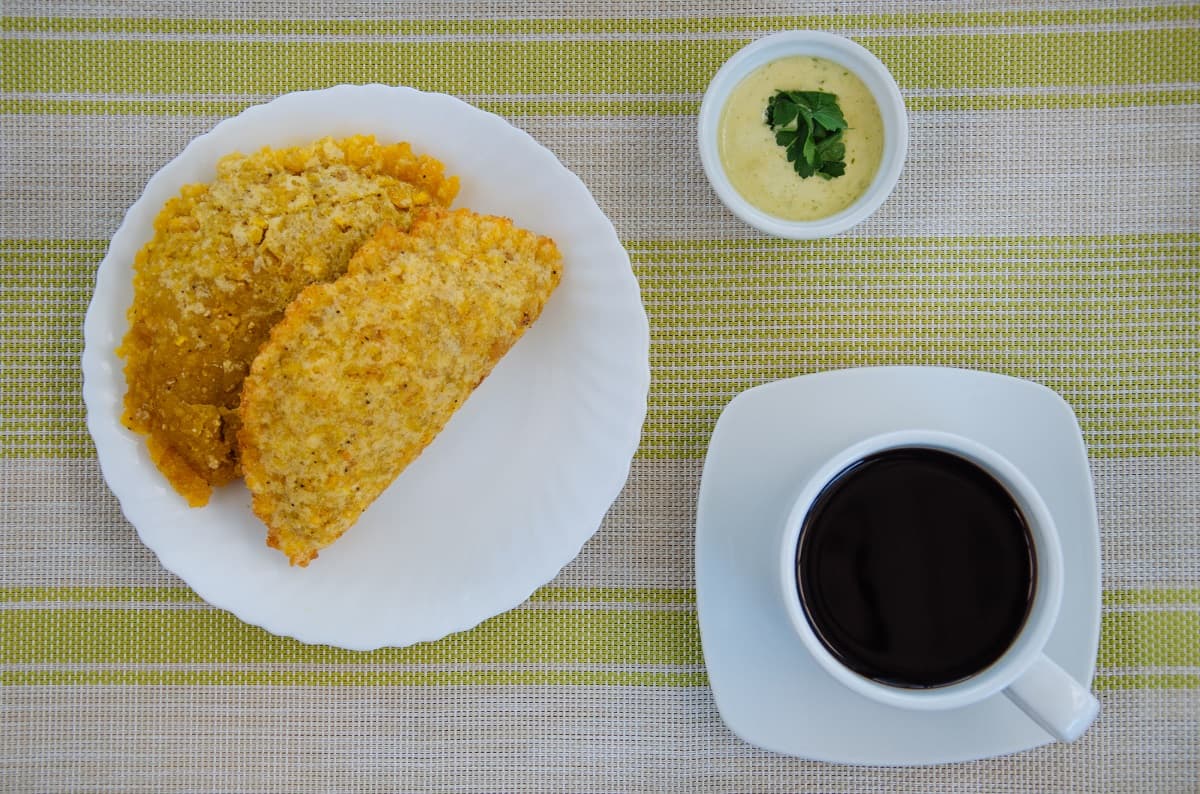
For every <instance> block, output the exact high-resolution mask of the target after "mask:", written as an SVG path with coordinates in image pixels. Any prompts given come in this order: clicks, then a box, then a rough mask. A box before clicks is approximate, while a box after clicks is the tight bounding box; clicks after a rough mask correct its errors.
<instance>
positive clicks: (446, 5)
mask: <svg viewBox="0 0 1200 794" xmlns="http://www.w3.org/2000/svg"><path fill="white" fill-rule="evenodd" d="M1145 5H1146V3H1145V2H1138V0H1107V1H1106V2H1104V3H1097V2H1096V1H1095V0H1092V2H1086V0H1061V1H1060V2H1056V3H1054V5H1053V10H1054V11H1065V10H1074V9H1095V8H1097V7H1099V8H1104V9H1112V8H1138V7H1145ZM202 8H203V10H202V11H197V12H194V15H195V16H202V17H204V18H205V19H280V20H293V19H300V20H303V19H434V20H439V19H502V18H506V17H530V18H568V19H588V18H596V19H601V18H612V19H622V18H635V19H636V18H652V19H662V18H671V17H677V16H682V15H684V14H686V15H687V16H694V17H727V16H731V15H735V14H736V15H737V16H794V15H796V14H798V13H803V14H804V15H806V16H823V15H846V14H878V13H880V5H879V3H878V2H875V1H873V0H848V1H847V2H838V1H837V0H817V1H816V2H807V3H804V4H803V8H800V7H798V6H797V4H796V3H795V1H794V0H754V1H753V2H740V3H737V4H736V5H735V6H731V4H730V3H729V2H728V0H695V1H694V2H693V0H688V1H687V2H686V3H681V2H679V0H673V1H672V2H659V3H647V2H644V0H618V1H617V2H606V3H600V2H580V1H579V0H576V1H575V2H569V3H564V2H561V0H493V1H492V2H487V3H480V4H471V3H463V2H461V0H440V2H428V3H412V2H403V3H401V2H397V3H378V2H374V0H332V1H331V2H323V3H318V4H292V3H280V2H278V1H277V0H245V1H244V2H243V1H241V0H239V2H237V3H205V4H203V6H202ZM1045 9H1046V3H1045V2H1037V1H1036V0H1007V2H1005V3H1004V7H1003V10H1005V11H1042V10H1045ZM988 10H991V9H988ZM900 11H902V12H904V13H910V14H912V13H926V12H928V13H939V14H940V13H955V12H957V13H966V12H978V11H980V7H979V5H978V3H970V2H965V1H964V0H912V1H911V2H906V3H904V5H903V8H902V9H897V12H900ZM4 13H5V14H6V15H11V16H31V17H40V16H45V15H46V13H47V4H46V2H45V0H8V2H6V3H5V6H4ZM54 13H55V14H56V15H57V16H70V17H95V18H104V17H151V18H155V17H161V16H163V5H162V3H161V2H155V1H154V0H131V1H130V2H121V0H109V2H91V1H90V0H56V2H55V3H54ZM176 13H177V14H179V15H184V16H186V15H187V14H186V12H185V11H183V10H177V11H176Z"/></svg>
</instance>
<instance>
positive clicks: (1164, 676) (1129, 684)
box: [1092, 673, 1200, 692]
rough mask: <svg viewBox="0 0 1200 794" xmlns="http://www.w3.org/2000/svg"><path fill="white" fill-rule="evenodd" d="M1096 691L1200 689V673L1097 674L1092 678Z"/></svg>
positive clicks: (1093, 687)
mask: <svg viewBox="0 0 1200 794" xmlns="http://www.w3.org/2000/svg"><path fill="white" fill-rule="evenodd" d="M1092 689H1094V690H1096V691H1097V692H1114V691H1119V690H1123V689H1200V675H1195V674H1191V673H1138V674H1135V675H1098V676H1096V677H1095V678H1094V679H1092Z"/></svg>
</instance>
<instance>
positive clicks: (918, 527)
mask: <svg viewBox="0 0 1200 794" xmlns="http://www.w3.org/2000/svg"><path fill="white" fill-rule="evenodd" d="M796 557H797V565H796V569H797V577H796V579H797V587H798V589H799V592H800V600H801V604H802V606H803V608H804V612H805V616H806V617H807V619H808V622H809V624H810V625H811V626H812V627H813V629H814V631H815V633H816V634H817V636H818V638H819V639H820V641H821V643H822V644H823V645H824V646H825V647H826V648H827V649H828V650H829V651H830V653H831V654H833V656H834V657H836V658H837V659H838V660H840V661H841V662H842V664H844V665H846V666H847V667H849V668H850V669H852V670H854V671H855V672H857V673H859V674H860V675H863V676H866V677H867V678H870V679H872V680H875V681H878V682H880V683H884V684H890V685H893V686H899V687H908V688H928V687H938V686H945V685H948V684H952V683H955V682H957V681H961V680H963V679H965V678H969V677H970V676H972V675H973V674H975V673H977V672H979V671H981V670H983V669H985V668H987V667H988V666H989V665H991V664H992V663H993V662H995V661H996V660H997V659H999V658H1000V657H1001V656H1002V655H1003V654H1004V652H1005V650H1006V649H1007V648H1008V647H1009V645H1010V644H1011V643H1012V641H1013V640H1014V639H1015V638H1016V636H1017V635H1018V633H1019V632H1020V630H1021V627H1022V625H1023V624H1024V622H1025V618H1026V616H1027V615H1028V613H1029V608H1030V603H1031V601H1032V597H1033V593H1034V588H1035V586H1036V578H1037V577H1036V567H1037V566H1036V560H1035V558H1034V554H1033V546H1032V539H1031V536H1030V531H1029V527H1028V525H1027V523H1026V520H1025V517H1024V516H1023V515H1022V513H1021V510H1020V509H1019V507H1018V506H1017V504H1016V502H1015V501H1014V500H1013V498H1012V496H1011V495H1010V494H1009V493H1008V491H1007V490H1006V489H1005V488H1004V486H1003V485H1001V484H1000V483H999V482H997V481H996V480H995V479H994V478H993V477H992V476H991V475H990V474H988V473H987V472H986V471H984V470H983V469H982V468H980V467H979V466H977V465H976V464H974V463H972V462H971V461H968V460H966V459H965V458H962V457H959V456H958V455H954V454H950V453H948V452H943V451H940V450H935V449H927V448H917V447H913V448H901V449H891V450H886V451H883V452H879V453H876V454H874V455H871V456H869V457H866V458H864V459H862V460H860V461H858V462H856V463H854V464H853V465H851V466H849V467H847V468H846V469H844V470H843V471H842V472H841V473H839V474H838V475H837V476H836V477H835V478H834V479H833V480H831V481H830V482H829V483H828V484H827V485H826V486H825V487H824V489H822V491H821V493H820V495H819V496H818V497H817V499H816V501H815V502H814V503H813V506H812V508H811V509H810V510H809V511H808V513H807V516H806V517H805V520H804V524H803V527H802V529H801V532H800V542H799V544H798V548H797V554H796Z"/></svg>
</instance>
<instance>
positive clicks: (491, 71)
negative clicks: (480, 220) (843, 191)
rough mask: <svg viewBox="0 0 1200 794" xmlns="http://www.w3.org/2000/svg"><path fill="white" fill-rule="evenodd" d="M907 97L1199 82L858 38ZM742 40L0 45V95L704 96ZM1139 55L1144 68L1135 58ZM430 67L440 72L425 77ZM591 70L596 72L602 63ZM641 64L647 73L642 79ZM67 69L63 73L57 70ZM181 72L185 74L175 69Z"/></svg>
mask: <svg viewBox="0 0 1200 794" xmlns="http://www.w3.org/2000/svg"><path fill="white" fill-rule="evenodd" d="M858 41H859V42H860V43H862V44H863V45H864V46H866V47H867V48H868V49H870V50H872V51H873V52H874V53H875V54H876V55H878V56H879V57H880V59H881V60H883V61H884V62H885V63H887V64H888V65H889V67H890V68H891V70H892V72H893V74H894V75H895V77H896V79H897V82H899V84H900V85H901V86H903V87H905V88H917V87H920V88H958V89H965V88H990V87H1004V88H1029V87H1034V86H1091V85H1106V86H1107V85H1144V84H1147V83H1167V84H1172V83H1188V82H1195V81H1197V80H1198V79H1200V58H1197V57H1195V53H1196V52H1197V50H1200V30H1197V29H1190V28H1185V29H1158V30H1134V31H1120V32H1116V31H1099V32H1086V33H1021V34H1004V35H992V34H989V35H916V36H909V37H870V36H866V37H859V38H858ZM747 42H748V39H718V40H700V41H680V40H675V39H651V40H639V41H621V40H593V41H579V40H562V41H542V40H539V41H524V42H513V41H505V40H501V39H484V40H473V41H454V42H451V41H411V40H410V41H380V42H371V43H362V42H337V41H324V42H307V41H197V40H191V39H185V40H180V41H169V42H164V41H149V40H114V39H97V40H57V39H49V40H31V39H22V38H15V39H6V40H3V41H0V58H2V59H3V61H4V62H5V63H7V64H10V65H11V67H10V68H8V69H6V70H4V72H3V75H2V76H0V88H2V89H3V90H4V91H7V92H11V93H39V92H51V93H60V92H74V93H95V92H99V93H118V94H146V93H212V92H215V93H221V94H230V93H232V94H237V93H241V92H246V91H248V90H253V91H255V92H256V93H270V94H274V93H279V92H284V91H294V90H300V89H306V88H312V87H315V86H326V85H335V84H338V83H367V82H375V81H380V82H385V83H395V84H402V85H416V86H419V87H421V88H425V89H429V90H436V91H445V92H449V93H455V94H464V93H465V94H509V93H535V94H544V93H556V94H557V93H579V92H582V93H587V94H626V93H648V92H649V93H660V92H665V93H680V92H698V91H701V90H703V88H704V86H705V84H706V83H707V81H708V79H709V77H710V76H711V75H712V74H713V73H714V72H715V71H716V70H717V68H719V67H720V65H721V64H722V63H723V62H724V61H725V60H726V59H727V58H728V57H729V56H730V55H732V54H733V53H734V52H735V51H736V50H737V49H738V48H740V47H741V46H744V45H745V44H746V43H747ZM1146 53H1154V54H1155V57H1153V58H1147V57H1145V54H1146ZM430 63H436V64H438V65H439V68H438V69H436V70H431V69H429V64H430ZM601 64H603V66H601ZM648 64H651V65H653V66H654V68H647V65H648ZM68 65H70V66H72V67H73V68H67V66H68ZM183 65H186V68H180V67H181V66H183Z"/></svg>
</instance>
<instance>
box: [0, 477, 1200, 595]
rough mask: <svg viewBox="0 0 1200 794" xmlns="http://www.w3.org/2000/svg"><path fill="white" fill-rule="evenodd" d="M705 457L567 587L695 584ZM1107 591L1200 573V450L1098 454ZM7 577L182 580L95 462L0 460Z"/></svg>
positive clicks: (628, 522)
mask: <svg viewBox="0 0 1200 794" xmlns="http://www.w3.org/2000/svg"><path fill="white" fill-rule="evenodd" d="M701 468H702V463H701V462H699V461H635V462H634V465H633V471H632V475H631V476H630V479H629V482H628V483H627V485H626V488H625V490H624V492H623V493H622V494H621V496H620V498H619V499H618V500H617V502H616V504H615V505H614V506H613V509H612V510H611V511H610V512H609V514H608V516H607V517H606V518H605V520H604V523H603V525H602V527H601V529H600V531H599V532H598V533H597V534H596V535H595V536H594V537H593V538H592V539H591V540H590V541H589V542H588V543H587V544H586V545H585V546H584V548H583V551H582V552H581V553H580V555H579V557H578V558H576V560H575V561H574V562H572V563H570V564H569V565H567V567H566V568H564V569H563V571H562V572H561V573H560V574H559V576H558V578H557V579H556V580H555V581H554V583H555V584H556V585H559V586H564V587H587V586H608V587H692V586H694V582H695V580H694V575H693V571H692V551H693V543H694V533H695V500H696V493H697V488H698V486H699V477H700V471H701ZM1092 470H1093V476H1094V478H1095V481H1096V490H1097V505H1098V509H1099V513H1100V516H1101V538H1102V543H1101V550H1102V556H1103V568H1102V570H1103V581H1104V586H1105V588H1106V589H1123V588H1129V589H1140V588H1171V587H1194V586H1195V584H1196V582H1197V581H1200V491H1197V489H1196V488H1195V484H1196V483H1197V482H1200V458H1195V457H1187V458H1137V459H1104V460H1098V461H1095V462H1094V463H1093V467H1092ZM0 479H2V481H3V482H5V483H6V488H7V493H6V499H5V500H4V508H3V509H4V515H3V518H4V520H3V523H4V525H6V526H7V527H8V529H7V530H6V531H5V532H4V533H3V534H0V581H2V582H4V583H5V585H6V586H8V587H31V586H50V587H53V586H77V587H82V586H107V587H155V586H178V585H180V582H179V580H178V579H176V578H175V577H174V576H172V575H171V574H169V573H167V572H165V571H164V570H163V569H162V568H161V567H160V566H159V564H158V562H157V560H156V559H155V557H154V555H153V554H152V553H151V552H149V551H148V550H147V549H146V548H145V547H144V546H142V545H141V544H140V543H139V542H138V540H137V537H136V534H135V533H134V530H133V529H132V527H130V526H129V525H128V524H127V523H126V522H125V521H124V519H123V518H122V517H121V515H120V512H119V509H118V507H117V504H116V500H115V499H114V498H113V497H112V496H111V494H109V493H108V491H107V488H106V487H105V485H104V483H103V481H102V479H101V478H100V475H99V472H98V467H97V465H96V463H95V462H94V461H92V460H60V461H24V460H5V461H0Z"/></svg>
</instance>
